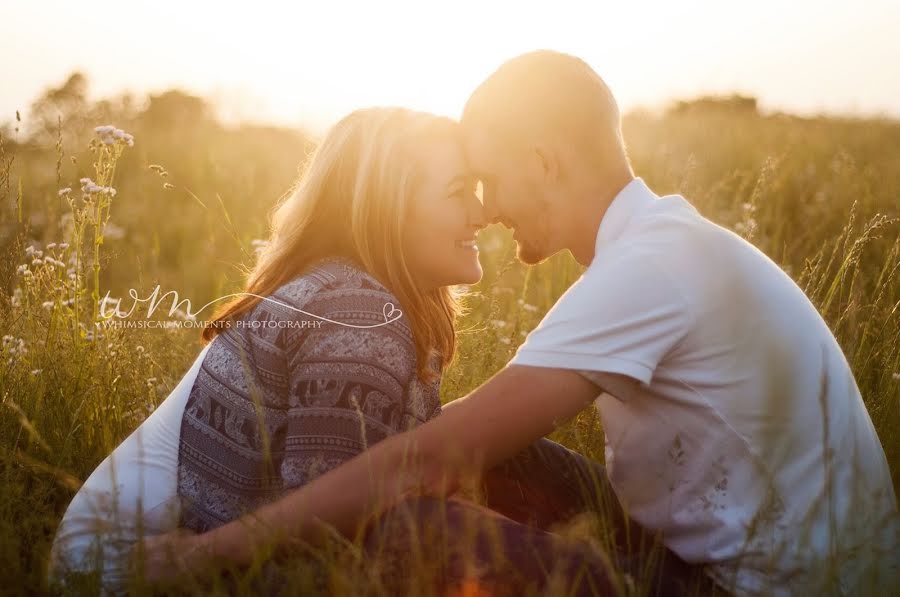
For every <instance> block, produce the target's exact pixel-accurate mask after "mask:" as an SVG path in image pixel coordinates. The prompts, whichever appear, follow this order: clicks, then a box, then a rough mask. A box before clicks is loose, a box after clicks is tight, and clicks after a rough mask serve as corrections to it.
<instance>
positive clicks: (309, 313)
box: [263, 257, 412, 340]
mask: <svg viewBox="0 0 900 597" xmlns="http://www.w3.org/2000/svg"><path fill="white" fill-rule="evenodd" d="M270 298H271V299H272V301H268V302H273V301H274V303H275V304H276V306H275V308H277V309H279V310H281V309H285V310H288V311H290V312H291V313H290V314H286V315H289V316H291V318H300V319H309V318H313V319H315V320H318V321H321V322H328V321H340V322H342V323H344V324H347V325H349V326H351V327H353V326H356V327H358V328H360V329H362V328H373V329H374V328H376V327H380V326H385V328H386V329H385V330H384V331H386V332H392V333H400V334H401V335H404V336H408V337H409V338H410V340H411V334H412V331H411V329H410V328H409V324H408V322H407V319H406V317H405V316H403V314H402V311H401V310H400V305H399V301H398V300H397V297H396V296H395V295H394V294H393V293H392V292H391V291H390V290H388V289H387V288H386V287H385V286H384V285H383V284H382V283H381V282H380V281H379V280H378V279H377V278H375V276H373V275H372V274H370V273H369V272H368V271H366V270H365V269H364V268H363V266H362V265H360V264H359V263H357V262H356V261H355V260H352V259H349V258H346V257H329V258H325V259H321V260H319V261H317V262H315V263H313V264H311V265H310V266H309V267H308V268H306V270H305V271H304V272H303V273H302V274H300V275H299V276H297V277H295V278H293V279H292V280H290V281H289V282H287V283H285V284H283V285H282V286H280V287H279V288H278V289H277V290H275V291H274V292H273V293H272V294H271V296H270ZM263 302H264V303H265V302H267V301H263Z"/></svg>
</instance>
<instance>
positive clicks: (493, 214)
mask: <svg viewBox="0 0 900 597" xmlns="http://www.w3.org/2000/svg"><path fill="white" fill-rule="evenodd" d="M482 217H483V218H484V225H485V226H487V225H488V224H497V223H498V222H500V210H499V209H497V204H496V202H494V201H493V199H492V198H489V197H487V196H486V197H485V198H484V205H483V207H482Z"/></svg>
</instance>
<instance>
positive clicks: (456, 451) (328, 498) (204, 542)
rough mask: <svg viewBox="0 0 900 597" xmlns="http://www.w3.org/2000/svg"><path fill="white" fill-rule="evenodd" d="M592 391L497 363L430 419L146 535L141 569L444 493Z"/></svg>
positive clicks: (351, 528) (190, 564)
mask: <svg viewBox="0 0 900 597" xmlns="http://www.w3.org/2000/svg"><path fill="white" fill-rule="evenodd" d="M597 393H598V391H597V387H596V386H595V385H594V384H593V383H591V382H590V381H588V380H587V379H585V378H584V377H582V376H581V375H580V374H578V373H576V372H574V371H569V370H564V369H549V368H539V367H524V366H515V365H513V366H507V367H506V368H505V369H503V370H502V371H501V372H500V373H498V374H497V375H495V376H494V377H493V378H491V379H490V380H489V381H488V382H486V383H485V384H484V385H482V386H481V387H479V388H478V389H477V390H475V391H474V392H473V393H472V394H470V395H469V396H467V397H465V398H462V399H460V400H457V401H455V402H454V404H453V407H452V408H448V409H446V411H445V412H443V413H442V414H441V415H440V416H438V417H436V418H435V419H433V420H431V421H429V422H428V423H425V424H424V425H422V426H420V427H418V428H417V429H415V430H413V431H410V432H408V433H404V434H400V435H396V436H393V437H390V438H388V439H386V440H384V441H382V442H381V443H379V444H377V445H376V446H374V447H372V448H371V449H369V450H367V451H366V452H364V453H363V454H360V455H359V456H357V457H356V458H354V459H352V460H351V461H349V462H347V463H345V464H344V465H342V466H340V467H338V468H336V469H334V470H332V471H329V472H328V473H326V474H324V475H322V476H321V477H319V478H318V479H316V480H315V481H313V482H312V483H310V484H308V485H306V486H304V487H301V488H298V489H297V490H296V491H293V492H291V493H290V494H288V495H286V496H285V497H283V498H281V499H280V500H278V501H276V502H273V503H271V504H268V505H266V506H264V507H262V508H260V509H259V510H257V511H256V512H254V513H253V514H251V515H248V516H244V517H243V518H241V519H239V520H237V521H234V522H231V523H229V524H227V525H223V526H222V527H219V528H217V529H215V530H213V531H210V532H208V533H205V534H203V535H197V536H194V537H190V538H188V539H184V538H183V537H182V538H180V539H178V541H182V540H184V541H187V542H188V543H187V544H179V545H177V546H175V545H172V544H171V543H170V544H168V545H167V544H165V543H164V542H162V541H154V540H153V539H151V540H148V541H147V543H146V546H147V554H148V558H147V561H148V563H147V573H148V576H150V577H151V578H164V577H166V576H169V575H170V574H172V568H171V565H170V564H169V563H168V562H169V560H168V555H169V554H168V553H167V552H168V551H169V550H177V553H178V555H179V556H180V557H181V558H182V560H183V561H182V562H181V563H182V566H185V567H187V568H190V569H193V570H196V568H197V567H198V566H202V565H203V563H204V562H205V561H206V560H207V558H213V559H224V560H226V561H228V562H231V563H233V564H237V565H247V564H249V563H250V562H252V560H253V556H254V553H255V552H256V551H257V549H259V548H260V547H262V546H271V545H272V544H273V543H276V544H284V543H288V542H290V541H291V540H296V539H305V540H313V539H315V538H316V536H317V533H318V531H320V530H321V528H322V526H321V525H322V524H323V523H324V525H327V526H331V527H334V528H336V529H337V530H339V531H340V532H342V533H345V534H352V533H354V532H356V530H357V529H358V528H359V526H360V524H361V523H362V522H364V521H365V520H366V519H367V518H368V517H369V516H371V515H372V514H374V513H377V512H379V511H381V510H383V509H384V508H386V507H390V506H391V505H393V504H396V503H397V502H398V501H400V500H401V499H402V498H403V497H404V496H405V495H408V494H409V493H411V492H425V493H430V494H438V495H441V494H447V493H452V492H453V491H454V490H455V489H456V488H457V487H458V484H459V481H460V478H461V476H462V475H463V474H465V473H470V472H474V473H480V472H482V471H484V470H486V469H488V468H490V467H492V466H494V465H496V464H499V463H500V462H502V461H503V460H505V459H506V458H509V457H511V456H513V455H515V454H516V453H518V452H519V451H520V450H522V449H524V448H525V447H527V446H528V445H530V444H531V443H532V442H534V441H536V440H537V439H539V438H541V437H543V436H544V435H546V434H548V433H549V432H551V431H552V430H553V429H554V428H555V427H557V426H559V425H560V424H562V423H564V422H565V421H567V420H569V419H571V418H572V417H574V416H575V415H576V414H577V413H578V412H580V411H581V410H583V409H584V408H585V407H586V406H587V405H588V404H590V402H591V401H592V400H593V399H594V398H595V397H596V395H597ZM164 562H165V563H164Z"/></svg>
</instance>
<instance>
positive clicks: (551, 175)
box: [534, 145, 559, 182]
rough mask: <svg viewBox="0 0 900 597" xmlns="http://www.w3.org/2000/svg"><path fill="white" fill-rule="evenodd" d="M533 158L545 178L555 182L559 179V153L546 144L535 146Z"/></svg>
mask: <svg viewBox="0 0 900 597" xmlns="http://www.w3.org/2000/svg"><path fill="white" fill-rule="evenodd" d="M534 158H535V160H536V161H537V165H538V167H539V168H540V170H539V171H540V172H542V173H543V175H544V179H545V180H549V181H552V182H555V181H556V180H558V179H559V155H558V154H557V153H556V152H555V151H553V149H552V148H550V147H549V146H547V145H538V146H535V148H534Z"/></svg>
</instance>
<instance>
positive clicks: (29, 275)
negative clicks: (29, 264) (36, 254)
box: [22, 269, 34, 278]
mask: <svg viewBox="0 0 900 597" xmlns="http://www.w3.org/2000/svg"><path fill="white" fill-rule="evenodd" d="M22 275H23V276H24V277H26V278H30V277H32V276H33V275H34V274H32V273H31V270H30V269H29V270H25V273H24V274H22Z"/></svg>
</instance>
